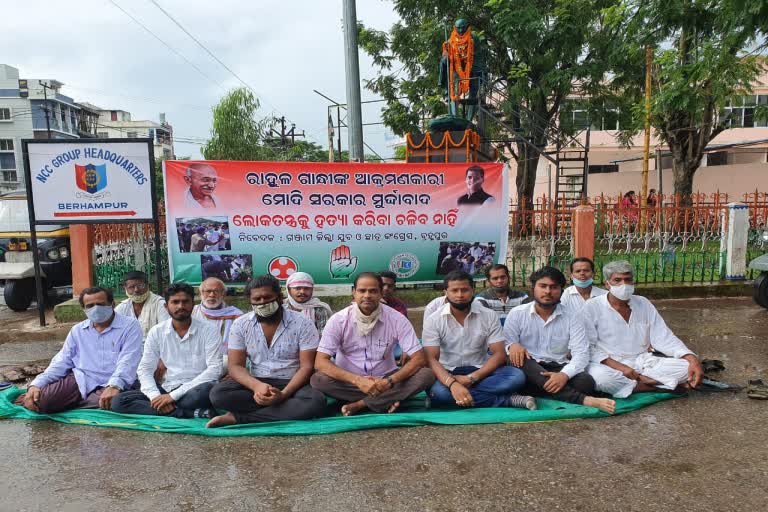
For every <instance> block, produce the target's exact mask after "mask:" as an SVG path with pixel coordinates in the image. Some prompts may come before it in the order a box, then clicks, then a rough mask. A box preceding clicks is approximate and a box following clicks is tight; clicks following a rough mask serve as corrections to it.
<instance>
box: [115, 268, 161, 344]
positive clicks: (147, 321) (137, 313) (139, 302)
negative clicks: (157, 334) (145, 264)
mask: <svg viewBox="0 0 768 512" xmlns="http://www.w3.org/2000/svg"><path fill="white" fill-rule="evenodd" d="M123 288H124V289H125V294H126V295H127V296H128V298H127V299H125V300H124V301H123V302H121V303H120V304H118V305H117V307H116V308H115V313H117V314H119V315H124V316H127V317H128V318H134V319H136V320H138V321H139V323H140V324H141V332H142V336H144V338H146V337H147V334H148V333H149V330H150V329H152V328H153V327H154V326H156V325H157V324H159V323H160V322H165V321H166V320H170V318H171V317H170V316H169V315H168V310H167V309H166V308H165V299H163V298H162V297H161V296H159V295H156V294H154V293H152V290H150V288H149V282H148V279H147V274H145V273H144V272H141V271H138V270H135V271H131V272H128V273H126V274H125V276H124V277H123Z"/></svg>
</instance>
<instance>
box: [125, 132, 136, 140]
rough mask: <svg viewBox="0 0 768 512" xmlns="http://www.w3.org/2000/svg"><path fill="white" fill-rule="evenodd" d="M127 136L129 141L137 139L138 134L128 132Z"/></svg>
mask: <svg viewBox="0 0 768 512" xmlns="http://www.w3.org/2000/svg"><path fill="white" fill-rule="evenodd" d="M125 136H126V137H128V138H129V139H135V138H136V137H137V136H138V132H127V133H126V135H125Z"/></svg>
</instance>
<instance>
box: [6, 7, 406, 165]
mask: <svg viewBox="0 0 768 512" xmlns="http://www.w3.org/2000/svg"><path fill="white" fill-rule="evenodd" d="M156 1H157V3H159V4H160V5H161V6H162V7H163V8H164V9H165V10H166V11H168V12H169V13H170V14H171V15H172V16H173V17H174V18H175V19H176V20H178V21H179V22H180V23H181V24H182V25H183V26H184V27H185V28H186V29H187V30H188V31H189V32H191V33H192V34H193V35H194V36H195V37H196V38H197V39H199V40H200V41H201V42H202V43H203V44H204V45H205V46H206V47H207V48H208V49H210V50H211V52H212V53H213V54H214V55H216V56H217V57H218V58H219V59H221V61H222V62H224V63H225V64H226V65H227V66H228V67H229V68H230V69H231V70H233V71H234V72H235V73H236V74H237V75H238V76H239V77H240V78H242V79H243V80H244V81H245V82H246V83H247V84H249V85H250V86H251V87H252V88H253V90H254V91H255V92H256V94H257V96H258V97H259V99H260V101H261V102H262V114H264V115H267V114H271V113H274V114H275V115H278V116H279V115H285V116H286V117H287V118H288V119H290V120H291V121H293V122H294V123H296V125H297V129H298V130H301V129H304V130H305V132H306V133H307V135H308V140H311V141H314V142H316V143H319V144H321V145H322V146H323V147H327V139H328V135H327V133H328V132H327V119H326V116H327V105H328V102H327V101H326V100H324V99H323V98H321V97H320V96H318V95H317V94H315V93H313V92H312V90H313V89H317V90H319V91H321V92H323V93H325V94H326V95H328V96H330V97H331V98H333V99H335V100H336V101H339V102H342V103H343V102H344V101H345V96H346V94H345V85H344V41H343V33H342V29H341V17H342V2H341V0H280V1H276V0H257V1H253V2H244V1H242V0H216V1H213V2H212V1H210V0H205V1H204V0H156ZM114 2H115V3H117V4H118V5H120V6H121V7H122V8H123V9H125V10H126V11H128V12H129V13H130V14H131V15H132V16H133V17H135V18H136V19H138V20H139V21H140V22H141V23H143V24H144V25H146V27H147V28H148V29H149V30H151V31H152V32H154V33H155V34H157V36H158V37H160V38H161V39H162V40H163V41H165V42H166V43H167V44H168V45H169V46H171V47H172V48H173V49H174V50H176V51H177V52H179V53H180V54H182V55H183V56H184V57H186V58H187V59H188V60H189V61H191V62H192V63H193V64H194V66H196V67H197V68H199V69H200V71H202V73H201V72H200V71H198V70H196V69H195V67H193V66H192V65H190V64H189V63H188V62H186V61H185V60H184V59H183V58H182V57H180V56H178V55H176V54H174V52H173V51H172V50H170V49H168V48H167V47H165V46H164V45H163V44H162V43H160V42H159V41H158V40H157V39H155V38H154V37H153V36H152V35H150V34H149V33H147V32H146V31H145V30H144V29H143V28H142V27H141V26H139V25H138V24H136V23H135V22H134V21H132V20H131V19H130V18H129V17H128V16H126V14H124V13H123V12H121V11H120V10H119V9H118V8H117V7H115V5H114V4H113V3H112V2H111V1H110V0H67V1H66V2H63V1H61V0H42V1H41V0H28V1H21V0H4V1H3V2H2V3H3V7H2V13H3V14H2V16H3V19H4V21H5V23H3V29H2V30H1V31H0V49H2V51H0V63H4V64H10V65H12V66H14V67H17V68H19V73H20V75H21V77H22V78H49V79H57V80H59V81H61V82H64V84H65V86H64V88H63V89H62V93H64V94H66V95H68V96H71V97H73V98H74V99H75V100H76V101H87V102H89V103H93V104H95V105H98V106H100V107H103V108H109V109H121V110H128V111H130V112H131V113H132V115H133V119H152V120H155V121H157V120H158V113H160V112H165V113H166V116H167V120H168V122H169V123H171V124H172V125H173V127H174V133H175V135H177V136H178V137H181V138H195V139H200V140H202V139H205V138H207V137H208V136H209V134H210V127H211V107H212V106H213V105H215V104H216V103H217V102H218V100H219V99H220V98H221V96H222V95H223V94H224V93H225V92H226V91H227V90H229V89H231V88H234V87H238V86H240V85H242V84H241V83H240V82H239V81H238V80H237V78H235V77H234V76H232V74H230V73H229V72H228V71H227V70H226V69H224V68H223V67H222V66H221V65H219V64H218V63H217V62H216V61H215V60H214V59H213V58H211V57H210V56H209V55H207V54H206V53H205V51H204V50H203V49H201V48H200V47H199V46H197V44H196V43H195V42H194V41H193V40H192V39H191V38H190V37H189V36H187V35H186V34H184V33H183V32H182V31H181V29H179V28H178V27H177V26H176V25H174V24H173V22H172V21H171V20H170V19H168V18H167V17H166V16H165V15H164V14H163V13H162V12H161V11H160V10H159V9H158V8H157V7H156V6H155V5H153V3H152V2H151V1H150V0H114ZM357 15H358V20H359V21H362V22H364V23H365V24H366V25H367V26H371V27H374V28H377V29H382V30H386V29H388V28H389V27H390V26H391V25H392V24H393V23H394V22H396V21H397V15H396V14H395V13H394V12H393V7H392V5H391V2H389V1H386V0H359V1H358V2H357ZM203 75H207V76H208V77H209V78H206V76H203ZM360 75H361V78H362V79H366V78H371V77H373V76H374V75H375V71H374V69H373V68H372V67H371V65H370V60H369V59H368V58H367V57H366V56H365V55H364V54H362V53H361V54H360ZM362 94H363V100H367V99H375V97H374V96H373V95H372V94H371V93H370V92H368V91H366V90H365V89H363V93H362ZM380 107H381V104H378V105H377V104H374V105H372V106H368V107H366V108H365V109H364V111H363V122H364V123H370V122H378V121H380V119H379V115H378V112H379V110H380ZM298 130H297V131H298ZM365 141H366V142H367V143H368V144H370V145H371V146H373V147H374V149H376V150H377V151H378V152H380V153H381V154H382V156H385V157H388V156H391V153H392V150H391V148H388V147H387V146H386V142H385V128H384V127H383V126H368V127H365ZM342 143H343V146H344V147H345V148H346V145H347V143H346V130H345V131H344V133H343V137H342ZM175 149H176V153H177V155H187V156H191V157H192V158H201V156H200V152H199V151H200V146H199V145H195V144H189V143H186V144H185V143H178V142H177V143H176V146H175ZM366 152H368V150H366ZM383 152H386V154H384V153H383Z"/></svg>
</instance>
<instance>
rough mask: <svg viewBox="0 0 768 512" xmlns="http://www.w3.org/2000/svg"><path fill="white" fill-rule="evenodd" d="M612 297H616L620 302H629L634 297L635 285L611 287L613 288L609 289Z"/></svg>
mask: <svg viewBox="0 0 768 512" xmlns="http://www.w3.org/2000/svg"><path fill="white" fill-rule="evenodd" d="M608 291H609V292H610V294H611V295H613V296H614V297H616V298H617V299H619V300H629V298H630V297H632V295H634V293H635V285H633V284H622V285H619V286H614V285H611V287H610V288H609V289H608Z"/></svg>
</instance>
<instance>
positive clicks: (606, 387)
mask: <svg viewBox="0 0 768 512" xmlns="http://www.w3.org/2000/svg"><path fill="white" fill-rule="evenodd" d="M603 276H604V280H605V285H606V287H607V288H608V293H607V294H606V295H601V296H600V297H595V298H593V299H590V300H588V301H587V302H586V303H585V304H584V308H583V309H582V316H583V318H584V329H585V331H586V335H587V339H588V340H589V342H590V346H591V360H592V362H591V364H590V365H589V366H588V367H587V371H588V372H589V374H590V375H591V376H592V378H594V379H595V387H596V389H597V390H598V391H602V392H604V393H608V394H610V395H613V396H614V397H616V398H626V397H628V396H629V395H631V394H632V393H639V392H643V391H659V390H674V389H676V388H678V387H681V388H691V387H693V388H695V387H697V386H698V385H699V384H700V383H701V379H702V377H703V376H704V370H703V368H702V367H701V363H700V362H699V358H698V357H696V355H695V354H694V353H693V352H692V351H691V350H690V349H689V348H688V347H686V346H685V344H684V343H683V342H682V341H680V338H678V337H677V336H675V335H674V334H673V333H672V331H671V330H669V327H667V324H666V323H665V322H664V319H663V318H661V315H659V312H658V311H657V310H656V308H655V307H654V306H653V304H651V302H650V301H649V300H648V299H646V298H645V297H640V296H639V295H635V294H634V293H635V279H634V278H635V274H634V268H633V267H632V265H631V264H630V263H629V262H628V261H612V262H610V263H608V264H606V265H605V266H604V267H603ZM652 351H656V352H660V353H662V354H664V355H665V356H667V357H658V356H655V355H653V353H652Z"/></svg>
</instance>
